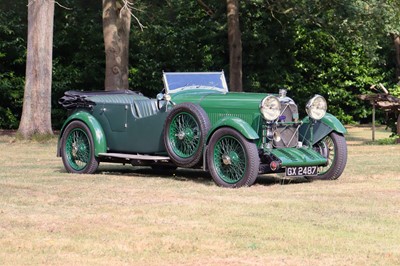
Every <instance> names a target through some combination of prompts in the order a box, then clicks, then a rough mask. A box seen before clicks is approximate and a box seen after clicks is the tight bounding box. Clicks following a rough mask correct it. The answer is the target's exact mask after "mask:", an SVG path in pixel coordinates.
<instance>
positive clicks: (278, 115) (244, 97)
mask: <svg viewBox="0 0 400 266" xmlns="http://www.w3.org/2000/svg"><path fill="white" fill-rule="evenodd" d="M163 81H164V89H163V90H162V92H161V93H160V94H158V95H157V98H156V99H151V98H148V97H145V96H143V95H142V94H141V93H139V92H134V91H130V90H127V91H103V92H80V91H67V92H65V95H64V96H63V97H62V98H61V99H60V100H59V103H60V104H62V105H63V106H64V107H65V108H66V109H67V110H68V111H69V113H70V115H69V117H68V118H67V120H66V121H65V123H64V125H63V127H62V129H61V133H60V138H59V142H58V149H57V155H58V156H61V157H62V161H63V163H64V166H65V168H66V170H67V171H68V172H71V173H82V174H90V173H94V172H95V171H96V170H97V168H98V166H99V163H100V162H116V163H130V164H132V165H141V166H142V165H145V166H146V165H147V166H151V167H153V168H155V169H174V168H176V167H187V168H202V169H204V170H206V171H209V172H210V174H211V176H212V178H213V179H214V181H215V183H216V184H218V185H220V186H224V187H240V186H251V185H252V184H253V183H254V182H255V180H256V178H257V176H258V175H259V174H265V173H284V174H285V175H286V176H288V177H297V176H304V177H306V178H309V179H337V178H338V177H339V176H340V175H341V174H342V172H343V170H344V168H345V165H346V161H347V145H346V141H345V138H344V134H345V133H346V129H345V128H344V127H343V125H342V124H341V123H340V122H339V120H338V119H337V118H335V117H334V116H333V115H331V114H329V113H327V112H326V110H327V103H326V100H325V99H324V98H323V97H322V96H320V95H315V96H314V97H312V98H311V99H310V100H309V102H308V103H307V105H306V107H305V108H306V111H307V114H308V116H306V117H305V118H303V119H300V118H299V112H298V107H297V105H296V103H295V102H294V101H293V100H292V99H291V98H289V97H287V96H286V91H285V90H279V93H278V94H271V93H237V92H229V91H228V86H227V83H226V80H225V76H224V73H223V72H205V73H203V72H200V73H192V72H190V73H187V72H183V73H175V72H173V73H171V72H165V73H163Z"/></svg>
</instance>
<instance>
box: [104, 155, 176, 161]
mask: <svg viewBox="0 0 400 266" xmlns="http://www.w3.org/2000/svg"><path fill="white" fill-rule="evenodd" d="M99 156H100V157H110V158H120V159H125V160H143V161H169V157H167V156H158V155H143V154H124V153H99Z"/></svg>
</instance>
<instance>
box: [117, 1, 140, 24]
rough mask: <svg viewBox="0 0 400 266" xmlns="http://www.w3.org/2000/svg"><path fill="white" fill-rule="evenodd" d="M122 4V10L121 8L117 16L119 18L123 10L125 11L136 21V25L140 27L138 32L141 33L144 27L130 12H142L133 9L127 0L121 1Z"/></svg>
mask: <svg viewBox="0 0 400 266" xmlns="http://www.w3.org/2000/svg"><path fill="white" fill-rule="evenodd" d="M122 3H123V6H122V8H121V10H120V12H119V16H120V17H121V16H122V11H123V10H127V11H128V13H129V14H130V15H131V16H132V17H133V18H134V19H135V20H136V22H137V24H138V25H139V27H140V30H141V31H143V29H144V28H145V26H144V25H143V24H142V23H141V22H140V20H139V19H138V18H137V17H136V16H135V15H134V14H133V13H132V10H136V11H142V10H140V9H138V8H135V7H134V6H133V3H132V2H130V1H129V0H122Z"/></svg>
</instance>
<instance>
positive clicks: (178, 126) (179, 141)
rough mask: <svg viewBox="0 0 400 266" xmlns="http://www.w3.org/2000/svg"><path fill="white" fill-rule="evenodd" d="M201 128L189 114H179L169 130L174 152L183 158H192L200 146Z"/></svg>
mask: <svg viewBox="0 0 400 266" xmlns="http://www.w3.org/2000/svg"><path fill="white" fill-rule="evenodd" d="M200 137H201V132H200V127H199V124H198V123H197V121H196V119H195V118H194V117H193V116H192V115H191V114H189V113H179V114H177V115H176V116H175V117H174V118H173V119H172V122H171V126H170V128H169V138H170V140H171V146H172V149H173V151H174V152H175V153H176V154H177V155H178V156H180V157H182V158H188V157H190V156H192V155H193V154H194V153H195V152H196V151H197V150H198V149H199V146H200Z"/></svg>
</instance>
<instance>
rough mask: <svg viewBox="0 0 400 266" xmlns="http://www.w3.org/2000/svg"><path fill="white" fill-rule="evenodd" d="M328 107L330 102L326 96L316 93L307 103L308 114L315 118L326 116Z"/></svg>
mask: <svg viewBox="0 0 400 266" xmlns="http://www.w3.org/2000/svg"><path fill="white" fill-rule="evenodd" d="M327 109H328V104H327V103H326V100H325V98H324V97H322V96H321V95H315V96H314V97H312V98H311V99H310V100H309V101H308V103H307V105H306V111H307V114H308V115H309V116H310V117H311V118H312V119H315V120H320V119H322V118H323V117H324V116H325V114H326V110H327Z"/></svg>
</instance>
